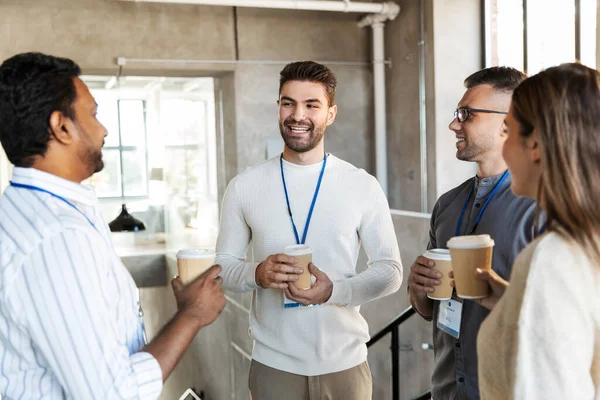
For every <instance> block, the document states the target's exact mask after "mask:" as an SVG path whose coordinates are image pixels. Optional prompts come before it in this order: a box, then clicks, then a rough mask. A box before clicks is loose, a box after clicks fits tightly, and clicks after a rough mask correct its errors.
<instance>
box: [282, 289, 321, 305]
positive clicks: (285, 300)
mask: <svg viewBox="0 0 600 400" xmlns="http://www.w3.org/2000/svg"><path fill="white" fill-rule="evenodd" d="M314 306H318V304H309V305H307V306H305V305H302V304H300V303H296V302H295V301H294V300H290V299H288V298H287V296H286V295H285V292H284V293H283V308H297V307H314Z"/></svg>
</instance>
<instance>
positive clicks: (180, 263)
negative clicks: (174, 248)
mask: <svg viewBox="0 0 600 400" xmlns="http://www.w3.org/2000/svg"><path fill="white" fill-rule="evenodd" d="M176 257H177V271H178V273H179V277H180V278H181V281H182V282H183V284H184V285H187V284H188V283H190V282H192V281H193V280H194V279H196V278H197V277H198V276H200V275H201V274H202V273H203V272H204V271H206V270H207V269H209V268H210V267H211V266H212V265H213V264H214V263H215V252H214V251H212V250H205V249H181V250H179V251H178V252H177V255H176Z"/></svg>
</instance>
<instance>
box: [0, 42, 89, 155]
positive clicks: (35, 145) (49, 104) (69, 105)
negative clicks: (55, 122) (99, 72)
mask: <svg viewBox="0 0 600 400" xmlns="http://www.w3.org/2000/svg"><path fill="white" fill-rule="evenodd" d="M80 74H81V69H80V68H79V66H78V65H77V64H76V63H75V62H73V61H72V60H69V59H66V58H59V57H53V56H49V55H46V54H41V53H22V54H17V55H16V56H13V57H11V58H9V59H8V60H6V61H4V62H3V63H2V65H0V143H1V144H2V147H3V148H4V151H5V152H6V155H7V157H8V159H9V160H10V162H11V163H12V164H14V165H15V166H17V167H30V166H31V165H32V164H33V161H34V157H35V156H37V155H41V156H43V155H45V154H46V151H47V150H48V142H49V141H50V116H51V115H52V113H53V112H55V111H60V112H61V113H63V114H64V115H65V116H67V117H68V118H71V119H74V118H75V111H74V109H73V103H74V102H75V99H76V97H77V94H76V90H75V83H74V81H73V80H74V78H76V77H78V76H79V75H80Z"/></svg>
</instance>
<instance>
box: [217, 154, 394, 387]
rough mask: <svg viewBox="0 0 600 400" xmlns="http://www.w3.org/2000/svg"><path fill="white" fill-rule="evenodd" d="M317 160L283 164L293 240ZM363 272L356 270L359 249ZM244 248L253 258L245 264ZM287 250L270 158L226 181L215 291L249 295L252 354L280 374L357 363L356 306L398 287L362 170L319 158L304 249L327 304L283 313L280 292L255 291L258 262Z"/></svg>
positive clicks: (360, 332) (376, 197)
mask: <svg viewBox="0 0 600 400" xmlns="http://www.w3.org/2000/svg"><path fill="white" fill-rule="evenodd" d="M321 167H322V162H320V163H317V164H312V165H308V166H301V165H297V164H292V163H288V162H285V161H284V171H285V178H286V183H287V188H288V193H289V198H290V204H291V209H292V213H293V215H294V221H295V223H296V227H297V229H298V232H299V235H300V236H302V232H303V231H304V226H305V223H306V218H307V215H308V211H309V208H310V204H311V201H312V198H313V194H314V190H315V188H316V185H317V180H318V176H319V173H320V171H321ZM361 241H362V244H363V246H364V249H365V251H366V253H367V255H368V257H369V262H368V268H367V269H366V270H365V271H363V272H362V273H360V274H357V273H356V264H357V258H358V252H359V246H360V244H361ZM250 243H251V248H252V250H253V252H254V257H253V258H254V260H255V261H257V262H246V250H247V249H248V247H249V244H250ZM293 244H296V239H295V236H294V233H293V229H292V224H291V220H290V216H289V214H288V211H287V205H286V200H285V194H284V190H283V184H282V180H281V170H280V166H279V157H275V158H273V159H270V160H268V161H265V162H264V163H262V164H259V165H257V166H254V167H251V168H249V169H248V170H246V171H245V172H244V173H242V174H240V175H238V176H237V177H236V178H234V179H233V180H232V181H231V182H230V183H229V186H228V188H227V191H226V193H225V197H224V200H223V208H222V216H221V229H220V233H219V238H218V240H217V263H218V264H220V265H221V266H222V267H223V272H222V277H223V279H224V287H225V288H226V289H228V290H231V291H235V292H247V291H254V293H253V297H252V309H251V313H250V329H251V335H252V337H253V338H254V339H255V342H254V350H253V352H252V357H253V358H254V359H255V360H256V361H258V362H260V363H262V364H265V365H268V366H270V367H272V368H276V369H278V370H281V371H286V372H291V373H295V374H300V375H307V376H315V375H322V374H327V373H332V372H337V371H343V370H346V369H349V368H352V367H354V366H356V365H358V364H360V363H362V362H364V361H365V360H366V357H367V349H366V346H365V343H366V342H367V341H368V339H369V329H368V326H367V323H366V321H365V320H364V318H363V317H362V316H361V315H360V313H359V306H360V305H361V304H364V303H366V302H369V301H371V300H374V299H377V298H380V297H383V296H386V295H389V294H391V293H394V292H395V291H397V290H398V289H399V288H400V284H401V282H402V265H401V262H400V252H399V250H398V243H397V241H396V235H395V233H394V227H393V224H392V219H391V215H390V212H389V207H388V204H387V200H386V198H385V196H384V194H383V191H382V190H381V187H380V185H379V183H378V182H377V181H376V179H375V178H374V177H372V176H371V175H369V174H367V173H366V172H365V171H364V170H361V169H358V168H356V167H354V166H352V165H351V164H349V163H347V162H345V161H342V160H340V159H338V158H337V157H335V156H333V155H329V156H328V158H327V166H326V169H325V173H324V176H323V181H322V184H321V190H320V192H319V197H318V199H317V202H316V206H315V209H314V212H313V216H312V220H311V223H310V229H309V231H308V235H307V239H306V244H307V245H309V246H311V247H312V248H313V263H314V264H315V265H316V266H317V267H318V268H319V269H321V270H322V271H323V272H325V273H326V274H327V275H328V276H329V278H330V279H331V280H332V281H333V293H332V296H331V298H330V300H329V301H328V303H327V304H323V305H320V306H315V307H306V308H291V309H289V308H288V309H284V308H283V291H282V290H275V289H262V288H259V287H258V286H257V285H256V282H255V271H256V267H257V266H258V263H259V262H261V261H263V260H264V259H266V258H267V257H268V256H269V255H271V254H278V253H281V252H282V251H283V249H284V248H285V247H286V246H289V245H293Z"/></svg>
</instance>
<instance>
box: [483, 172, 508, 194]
mask: <svg viewBox="0 0 600 400" xmlns="http://www.w3.org/2000/svg"><path fill="white" fill-rule="evenodd" d="M502 175H504V172H502V173H501V174H498V175H493V176H489V177H487V178H479V177H478V176H477V175H476V176H475V190H474V192H475V197H476V198H478V199H481V198H484V197H487V196H489V195H490V194H491V193H492V190H494V188H495V187H496V184H497V183H498V182H499V181H500V179H502ZM510 182H511V179H510V174H509V175H508V176H507V177H506V179H505V180H504V182H502V186H505V185H509V186H510Z"/></svg>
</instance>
